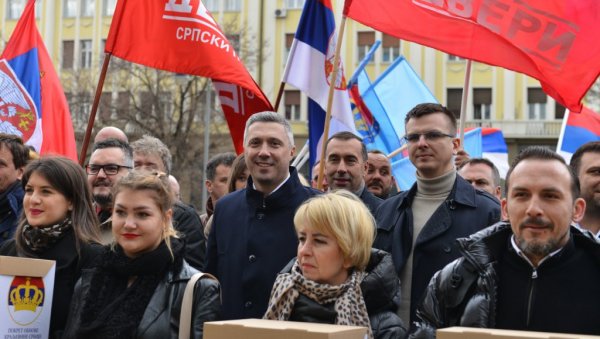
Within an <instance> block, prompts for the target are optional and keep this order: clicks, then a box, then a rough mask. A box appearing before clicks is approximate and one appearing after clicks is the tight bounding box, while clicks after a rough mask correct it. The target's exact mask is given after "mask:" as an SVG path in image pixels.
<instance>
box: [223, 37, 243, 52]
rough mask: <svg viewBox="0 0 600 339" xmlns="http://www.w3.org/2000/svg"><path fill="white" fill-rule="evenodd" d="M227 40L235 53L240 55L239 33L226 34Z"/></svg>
mask: <svg viewBox="0 0 600 339" xmlns="http://www.w3.org/2000/svg"><path fill="white" fill-rule="evenodd" d="M226 36H227V40H229V44H231V46H232V47H233V49H234V50H235V53H236V54H237V55H240V35H239V34H227V35H226Z"/></svg>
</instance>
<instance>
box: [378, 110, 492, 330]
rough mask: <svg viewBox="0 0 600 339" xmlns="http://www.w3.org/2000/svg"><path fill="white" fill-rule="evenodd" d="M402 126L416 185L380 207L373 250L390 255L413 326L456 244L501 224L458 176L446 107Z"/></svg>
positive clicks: (456, 144)
mask: <svg viewBox="0 0 600 339" xmlns="http://www.w3.org/2000/svg"><path fill="white" fill-rule="evenodd" d="M404 126H405V130H406V136H405V137H404V139H405V142H406V143H407V146H408V154H409V158H410V161H411V162H412V163H413V165H414V166H415V167H416V168H417V173H416V177H417V182H416V183H415V184H414V185H413V186H412V188H411V189H410V190H408V191H405V192H402V193H400V194H398V195H396V196H394V197H391V198H389V199H387V200H385V201H384V202H383V203H382V204H381V206H380V207H379V209H378V210H377V213H376V221H377V225H378V227H377V237H376V239H375V243H374V244H373V247H376V248H380V249H382V250H385V251H387V252H390V253H391V254H392V258H393V260H394V266H395V269H396V272H397V273H398V276H399V277H400V281H401V284H402V290H401V298H402V299H401V303H400V318H402V320H403V321H404V322H405V324H411V323H412V321H413V320H415V309H416V307H417V306H418V305H417V304H418V302H419V301H420V300H421V296H422V295H423V293H424V291H425V288H426V287H427V284H428V283H429V280H430V279H431V277H432V276H433V274H434V273H435V272H436V271H438V270H440V269H442V268H443V267H444V266H445V265H446V264H448V263H450V262H451V261H453V260H454V259H456V258H458V257H459V256H460V253H459V251H458V248H457V244H456V241H455V240H456V238H461V237H466V236H469V235H470V234H472V233H474V232H476V231H479V230H480V229H482V228H484V227H486V226H488V225H491V224H493V223H495V222H497V221H499V219H500V204H499V203H498V201H497V200H496V199H495V198H494V197H493V196H491V195H490V194H488V193H487V192H482V191H479V190H476V189H474V188H473V187H472V186H471V185H470V184H469V183H468V182H467V181H466V180H464V179H463V178H461V177H460V176H459V175H457V173H456V168H455V167H454V159H453V158H454V156H455V155H456V153H457V151H458V150H459V148H460V139H458V138H456V117H455V116H454V114H453V113H452V112H450V111H449V110H448V109H447V108H446V107H444V106H442V105H439V104H431V103H427V104H419V105H417V106H415V107H414V108H413V109H412V110H410V112H408V114H407V115H406V118H405V120H404Z"/></svg>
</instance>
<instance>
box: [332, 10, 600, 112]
mask: <svg viewBox="0 0 600 339" xmlns="http://www.w3.org/2000/svg"><path fill="white" fill-rule="evenodd" d="M344 14H345V15H347V16H348V17H350V18H352V19H354V20H356V21H358V22H361V23H363V24H365V25H368V26H371V27H373V28H375V29H377V30H379V31H382V32H385V33H387V34H391V35H394V36H396V37H398V38H401V39H405V40H409V41H413V42H416V43H419V44H422V45H426V46H429V47H433V48H436V49H439V50H441V51H444V52H446V53H450V54H454V55H458V56H461V57H464V58H468V59H472V60H476V61H481V62H484V63H487V64H490V65H497V66H501V67H504V68H508V69H511V70H514V71H517V72H521V73H525V74H527V75H530V76H532V77H534V78H536V79H538V80H539V81H540V82H541V84H542V88H543V89H544V91H545V92H546V93H548V94H549V95H550V96H552V97H553V98H555V99H556V100H557V101H558V102H560V103H561V104H563V105H565V106H567V107H568V108H569V109H571V110H572V111H575V112H579V111H580V110H581V108H582V105H581V99H582V98H583V96H584V95H585V93H586V92H587V90H588V89H589V88H590V87H591V85H592V84H593V82H594V81H595V80H596V78H598V75H599V74H600V44H598V36H600V25H599V24H598V18H600V1H598V0H528V1H525V0H456V1H445V0H397V1H390V0H346V5H345V8H344Z"/></svg>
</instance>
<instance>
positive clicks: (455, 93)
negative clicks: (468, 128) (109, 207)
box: [446, 88, 463, 118]
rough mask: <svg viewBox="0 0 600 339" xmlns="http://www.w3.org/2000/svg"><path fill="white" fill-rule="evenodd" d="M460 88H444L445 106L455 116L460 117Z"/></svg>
mask: <svg viewBox="0 0 600 339" xmlns="http://www.w3.org/2000/svg"><path fill="white" fill-rule="evenodd" d="M462 91H463V90H462V88H448V89H447V90H446V107H447V108H448V109H449V110H450V112H452V113H454V116H455V117H456V118H459V117H460V103H461V102H462Z"/></svg>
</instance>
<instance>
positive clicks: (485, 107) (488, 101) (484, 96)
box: [473, 88, 492, 120]
mask: <svg viewBox="0 0 600 339" xmlns="http://www.w3.org/2000/svg"><path fill="white" fill-rule="evenodd" d="M491 116H492V89H491V88H473V119H475V120H490V119H491Z"/></svg>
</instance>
